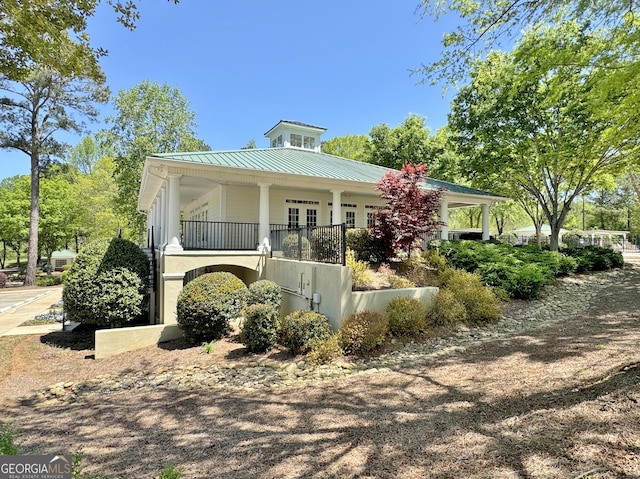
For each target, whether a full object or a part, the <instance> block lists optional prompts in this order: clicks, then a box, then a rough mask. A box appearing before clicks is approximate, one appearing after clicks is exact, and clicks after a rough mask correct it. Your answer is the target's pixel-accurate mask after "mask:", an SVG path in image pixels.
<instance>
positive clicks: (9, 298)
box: [0, 288, 49, 312]
mask: <svg viewBox="0 0 640 479" xmlns="http://www.w3.org/2000/svg"><path fill="white" fill-rule="evenodd" d="M47 292H49V291H48V290H43V289H19V290H13V291H12V290H11V288H8V289H5V290H4V291H2V290H0V312H2V311H6V310H7V309H11V308H13V307H14V306H17V305H19V304H22V303H25V302H27V301H32V300H33V299H35V298H37V297H40V296H42V295H43V294H44V293H47Z"/></svg>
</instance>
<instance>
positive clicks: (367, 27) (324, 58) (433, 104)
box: [0, 0, 452, 179]
mask: <svg viewBox="0 0 640 479" xmlns="http://www.w3.org/2000/svg"><path fill="white" fill-rule="evenodd" d="M418 1H419V0H394V1H393V2H390V1H389V0H367V1H365V0H341V1H338V0H325V1H324V2H319V3H313V2H306V1H302V2H301V1H294V0H276V1H275V2H263V1H259V0H244V1H229V2H223V1H214V0H181V2H180V3H179V4H178V5H174V4H173V2H167V1H165V0H144V1H142V2H140V13H141V19H140V21H139V23H138V27H137V29H136V30H135V31H134V32H129V31H128V30H126V29H124V28H123V27H121V26H120V25H119V24H117V23H116V21H115V15H114V14H113V12H112V11H110V10H109V9H108V8H107V7H104V6H103V7H101V8H100V10H99V12H98V14H97V15H96V16H95V17H94V18H93V19H92V20H91V23H90V28H89V34H90V36H91V38H92V41H93V43H94V45H96V46H101V47H103V48H106V49H107V50H108V51H109V55H108V57H106V58H104V59H103V60H102V62H101V63H102V66H103V69H104V71H105V73H106V75H107V83H108V85H109V87H110V88H111V91H112V93H113V94H115V93H117V92H118V91H119V90H121V89H127V88H130V87H132V86H134V85H136V84H138V83H140V82H141V81H143V80H150V81H156V82H158V83H161V84H162V83H167V84H169V85H171V86H173V87H177V88H179V89H180V91H181V92H182V94H183V95H184V96H185V97H186V98H187V99H188V100H189V103H190V107H191V109H192V110H193V111H195V113H196V122H197V124H198V127H197V136H198V137H199V138H202V139H203V140H204V141H205V142H206V143H208V144H209V145H210V146H211V147H212V148H213V149H214V150H228V149H238V148H241V147H243V146H245V145H246V144H247V143H248V142H249V140H250V139H252V138H254V139H255V140H256V143H257V145H258V147H267V146H268V141H267V139H266V138H264V133H265V132H266V131H267V130H268V129H270V128H271V127H272V126H274V125H275V124H276V123H277V122H278V121H279V120H281V119H287V120H294V121H302V122H306V123H311V124H314V125H318V126H322V127H324V128H327V132H326V133H325V134H324V135H323V140H328V139H330V138H332V137H335V136H344V135H348V134H367V133H368V132H369V130H370V129H371V127H373V126H374V125H377V124H380V123H386V124H388V125H390V126H397V125H399V124H400V123H401V122H402V121H403V120H404V119H405V118H406V117H407V116H409V115H410V114H412V113H416V114H419V115H421V116H424V117H426V119H427V120H426V123H427V125H428V126H429V127H430V128H431V130H432V131H435V130H437V129H438V128H440V127H441V126H443V125H444V124H446V115H447V112H448V111H449V102H450V99H451V94H449V95H448V96H447V97H446V98H443V96H442V88H441V87H438V86H436V87H434V86H429V85H427V84H422V85H419V84H418V82H419V81H420V80H421V77H420V76H416V75H411V74H410V72H411V70H413V69H415V68H418V67H419V66H420V65H421V64H424V63H429V62H431V61H434V60H436V59H437V58H438V56H439V54H440V51H441V45H440V41H441V38H442V34H443V32H445V31H447V30H450V29H452V25H451V24H450V23H449V24H448V23H446V22H443V21H441V22H439V23H435V22H434V21H433V20H432V19H430V18H425V19H421V18H420V16H419V15H418V14H416V7H417V5H418ZM101 111H102V113H103V115H102V118H101V119H100V121H99V122H97V123H94V124H91V125H90V128H91V130H93V131H96V130H99V129H101V128H104V127H105V126H106V125H105V123H104V121H103V118H104V116H106V115H108V114H109V113H111V109H110V106H108V105H106V106H103V107H101ZM65 138H66V137H65ZM77 139H78V138H75V137H71V138H66V141H69V142H70V143H72V144H73V143H74V142H75V141H77ZM0 158H1V159H2V160H1V161H0V165H2V166H1V167H0V179H1V178H5V177H8V176H12V175H16V174H28V172H29V159H28V157H27V156H26V155H24V154H19V153H9V152H7V151H6V150H3V151H0Z"/></svg>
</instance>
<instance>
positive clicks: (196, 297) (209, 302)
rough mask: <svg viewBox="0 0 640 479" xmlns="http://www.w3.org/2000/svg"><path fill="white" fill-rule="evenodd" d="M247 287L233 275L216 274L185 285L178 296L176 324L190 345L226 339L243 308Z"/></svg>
mask: <svg viewBox="0 0 640 479" xmlns="http://www.w3.org/2000/svg"><path fill="white" fill-rule="evenodd" d="M248 296H249V288H247V286H246V285H245V284H244V283H243V282H242V280H241V279H240V278H238V277H237V276H236V275H234V274H232V273H229V272H226V271H216V272H215V273H207V274H203V275H201V276H198V277H197V278H196V279H194V280H193V281H190V282H188V283H187V284H186V285H185V287H184V288H183V289H182V291H181V292H180V294H179V295H178V304H177V312H178V324H179V325H180V328H181V329H182V331H183V332H184V336H185V338H186V339H187V340H188V341H190V342H191V343H193V344H199V343H201V342H203V341H211V340H214V339H220V338H222V337H223V336H227V335H228V334H229V332H230V331H231V326H230V321H231V320H232V319H234V318H237V317H238V316H240V314H241V313H242V310H243V309H244V308H245V306H246V305H247V299H248Z"/></svg>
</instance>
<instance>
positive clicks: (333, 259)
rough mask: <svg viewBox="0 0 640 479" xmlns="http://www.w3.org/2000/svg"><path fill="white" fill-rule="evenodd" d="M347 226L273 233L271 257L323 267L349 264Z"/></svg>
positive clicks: (286, 230)
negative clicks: (315, 263)
mask: <svg viewBox="0 0 640 479" xmlns="http://www.w3.org/2000/svg"><path fill="white" fill-rule="evenodd" d="M346 233H347V227H346V224H344V223H343V224H341V225H332V226H301V227H298V228H286V229H285V228H282V229H278V230H272V231H271V255H272V256H276V257H284V258H292V259H297V260H306V261H316V262H319V263H333V264H341V265H345V264H346V249H347V239H346Z"/></svg>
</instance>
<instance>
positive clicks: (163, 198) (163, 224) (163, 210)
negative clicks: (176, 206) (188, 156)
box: [158, 182, 167, 246]
mask: <svg viewBox="0 0 640 479" xmlns="http://www.w3.org/2000/svg"><path fill="white" fill-rule="evenodd" d="M159 214H160V241H159V242H158V244H159V245H161V246H164V245H166V244H167V186H166V182H165V184H163V185H162V188H161V189H160V210H159Z"/></svg>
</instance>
